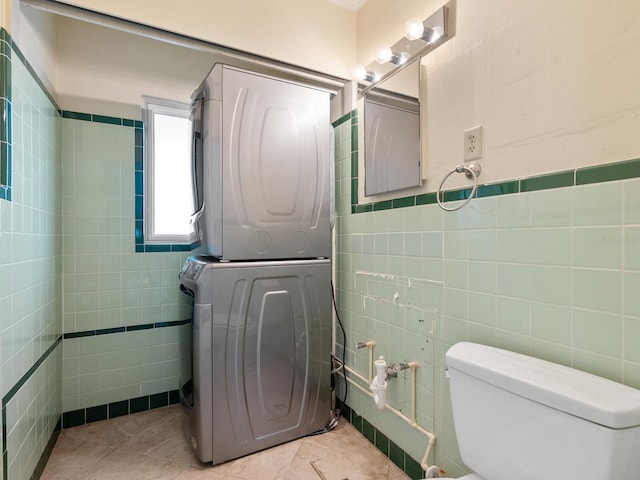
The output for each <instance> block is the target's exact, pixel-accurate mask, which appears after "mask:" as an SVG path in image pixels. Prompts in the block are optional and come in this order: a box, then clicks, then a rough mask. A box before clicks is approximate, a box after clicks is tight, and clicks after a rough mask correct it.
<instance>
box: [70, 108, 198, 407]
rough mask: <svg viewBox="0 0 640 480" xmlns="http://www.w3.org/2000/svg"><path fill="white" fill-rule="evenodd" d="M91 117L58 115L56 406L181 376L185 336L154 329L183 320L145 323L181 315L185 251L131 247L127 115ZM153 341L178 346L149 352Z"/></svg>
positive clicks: (167, 387) (90, 401) (165, 385)
mask: <svg viewBox="0 0 640 480" xmlns="http://www.w3.org/2000/svg"><path fill="white" fill-rule="evenodd" d="M94 117H95V116H91V115H88V116H86V117H85V116H77V115H73V114H72V112H64V118H63V119H62V121H61V123H62V136H63V138H64V139H66V140H67V141H70V142H72V143H71V144H70V145H65V147H64V152H63V159H62V175H63V181H62V186H63V189H62V198H63V222H62V226H63V238H64V251H63V262H62V265H63V278H64V312H63V318H64V335H65V339H64V345H65V347H64V348H65V357H64V367H63V382H62V385H63V388H62V396H63V402H62V406H63V411H64V412H70V411H75V410H81V409H86V408H90V407H94V406H100V405H105V404H109V403H113V402H122V401H129V400H130V399H133V398H137V397H140V396H143V395H154V394H159V393H162V392H169V391H174V390H176V389H177V388H178V387H179V386H182V385H183V384H184V383H186V381H187V380H188V379H189V378H188V376H189V375H190V372H189V368H188V365H189V362H188V358H185V356H184V355H182V354H177V353H176V352H177V351H185V352H188V350H189V345H188V342H185V341H183V340H180V341H177V340H176V339H173V340H167V339H165V340H161V339H162V333H161V332H160V330H168V331H169V330H184V329H185V328H187V327H185V326H175V327H168V328H153V327H154V326H155V325H158V324H160V323H162V322H169V323H171V322H184V321H186V320H187V319H189V318H190V304H189V302H188V299H187V297H186V296H184V295H182V294H181V293H180V290H179V284H178V275H177V274H178V271H179V269H180V267H181V266H182V263H183V262H184V260H185V258H186V257H187V256H188V254H189V253H188V252H171V251H167V252H162V253H136V239H135V222H136V206H135V188H134V174H135V172H134V168H135V142H136V135H135V134H136V129H135V128H132V126H135V122H129V123H131V125H129V124H128V123H127V122H119V124H114V122H112V121H108V122H105V121H102V119H101V118H94ZM115 120H119V119H115ZM167 335H168V332H165V333H164V336H165V337H166V336H167ZM163 341H164V343H165V344H167V345H173V347H175V348H177V349H178V350H175V349H174V350H171V351H172V352H173V353H172V354H171V357H170V358H169V357H166V358H162V357H161V356H160V357H158V358H156V357H153V356H151V355H152V353H153V352H156V353H158V352H159V353H158V355H161V352H162V345H163ZM154 342H155V343H154ZM148 343H149V345H147V344H148ZM173 347H171V348H173ZM154 348H155V350H154ZM167 348H169V347H167ZM70 352H71V353H70ZM73 352H76V353H77V354H73ZM167 352H168V351H167ZM166 355H169V354H168V353H166ZM116 356H117V358H116ZM75 364H80V365H82V367H81V368H80V370H78V369H77V368H76V367H75ZM185 364H186V365H185ZM180 382H182V383H181V384H180V385H178V384H179V383H180Z"/></svg>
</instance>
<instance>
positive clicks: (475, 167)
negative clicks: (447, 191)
mask: <svg viewBox="0 0 640 480" xmlns="http://www.w3.org/2000/svg"><path fill="white" fill-rule="evenodd" d="M480 171H481V168H480V164H479V163H477V162H472V163H470V164H469V165H456V168H454V169H453V170H451V171H450V172H449V173H447V174H446V175H445V176H444V178H443V179H442V181H441V182H440V186H439V187H438V191H437V192H436V200H437V201H438V205H440V208H441V209H443V210H445V211H447V212H455V211H456V210H460V209H461V208H463V207H465V206H466V205H467V204H468V203H469V202H470V201H471V199H472V198H473V196H474V195H475V194H476V192H477V191H478V176H479V175H480ZM462 172H464V174H465V175H466V176H467V178H472V179H473V189H472V190H471V195H469V198H467V199H466V200H465V201H464V202H462V204H460V205H458V206H457V207H453V208H447V207H445V206H444V204H443V203H442V201H441V200H440V194H441V193H442V186H443V185H444V182H446V181H447V178H449V177H450V176H451V175H453V174H454V173H462Z"/></svg>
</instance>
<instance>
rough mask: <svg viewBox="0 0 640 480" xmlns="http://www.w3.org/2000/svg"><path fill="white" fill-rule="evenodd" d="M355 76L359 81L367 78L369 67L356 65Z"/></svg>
mask: <svg viewBox="0 0 640 480" xmlns="http://www.w3.org/2000/svg"><path fill="white" fill-rule="evenodd" d="M353 78H354V79H355V80H358V81H361V80H364V79H365V78H367V69H366V68H364V67H363V66H362V65H356V68H354V69H353Z"/></svg>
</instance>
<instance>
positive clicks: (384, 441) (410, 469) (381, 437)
mask: <svg viewBox="0 0 640 480" xmlns="http://www.w3.org/2000/svg"><path fill="white" fill-rule="evenodd" d="M343 409H349V411H350V412H351V418H350V422H351V424H352V425H353V426H354V428H356V430H358V431H359V432H360V433H362V434H363V435H364V436H365V438H367V440H369V441H370V442H371V443H372V444H374V445H375V446H376V447H377V448H378V450H380V451H381V452H382V453H384V454H385V455H386V456H387V457H388V458H389V459H390V460H391V461H392V462H393V463H394V464H395V465H396V466H397V467H398V468H400V469H401V470H402V471H403V472H405V473H406V474H407V475H408V476H409V477H410V478H412V479H414V480H418V479H422V478H424V471H423V470H422V467H421V466H420V462H418V461H416V460H414V459H413V458H411V456H410V455H409V454H407V453H406V452H405V451H404V450H402V448H400V447H399V446H398V445H397V444H396V443H394V442H393V441H391V440H389V437H387V436H386V435H385V434H384V433H382V432H381V431H380V430H378V429H377V428H376V427H374V426H373V425H372V424H371V423H369V422H368V421H367V420H366V419H365V418H363V417H361V416H360V415H358V414H357V413H356V412H355V411H353V410H352V409H351V408H349V406H348V405H346V404H344V405H343ZM345 418H346V419H347V420H349V417H346V416H345Z"/></svg>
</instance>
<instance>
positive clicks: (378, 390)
mask: <svg viewBox="0 0 640 480" xmlns="http://www.w3.org/2000/svg"><path fill="white" fill-rule="evenodd" d="M376 371H377V375H376V376H375V377H373V382H371V385H369V390H371V393H372V395H373V402H374V403H375V404H376V407H378V408H379V409H380V410H383V409H384V406H385V405H386V403H387V362H385V361H384V357H383V356H382V355H380V358H378V360H376Z"/></svg>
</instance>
